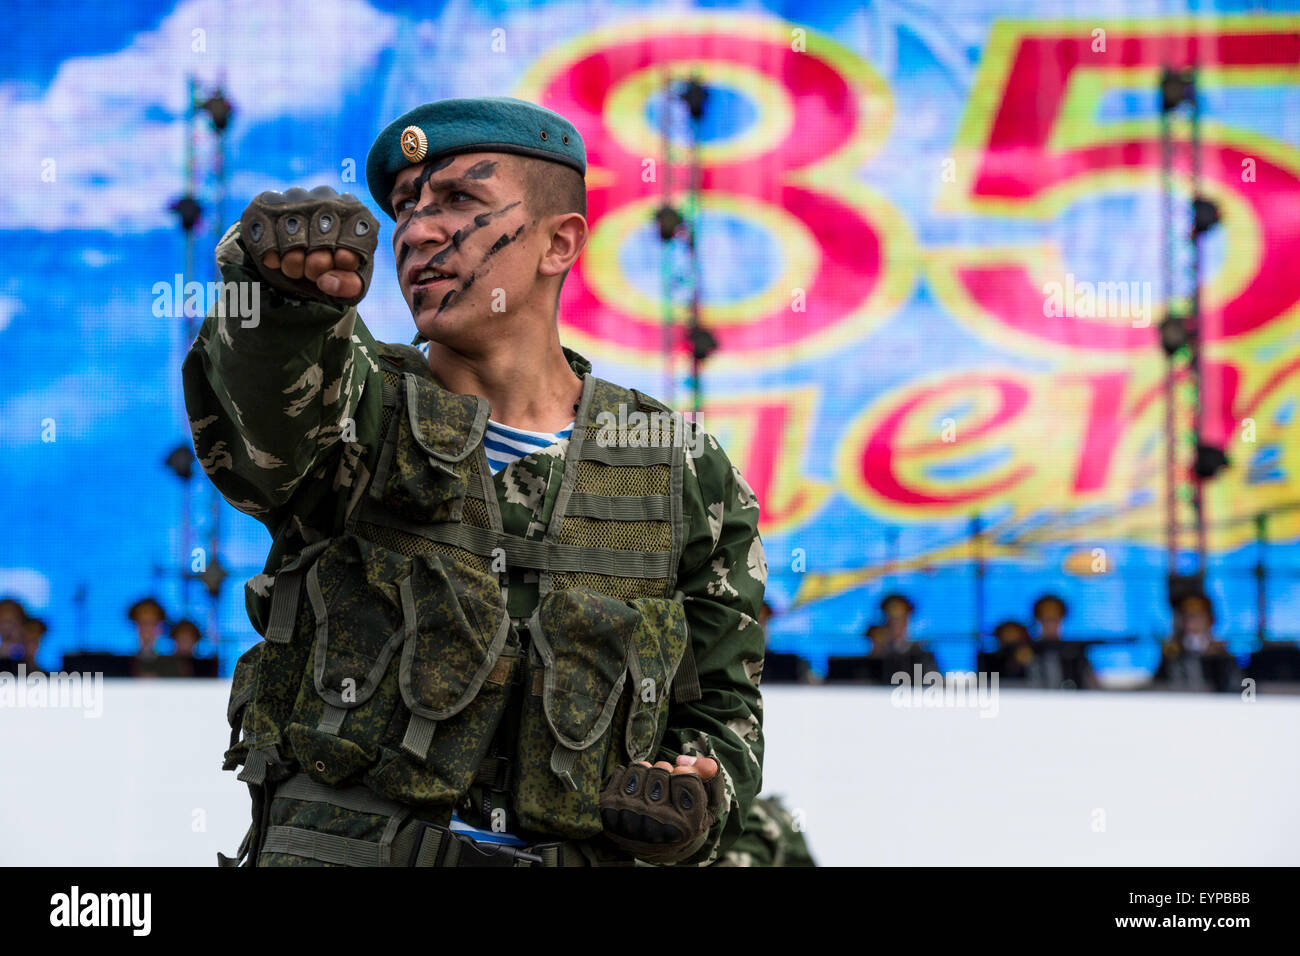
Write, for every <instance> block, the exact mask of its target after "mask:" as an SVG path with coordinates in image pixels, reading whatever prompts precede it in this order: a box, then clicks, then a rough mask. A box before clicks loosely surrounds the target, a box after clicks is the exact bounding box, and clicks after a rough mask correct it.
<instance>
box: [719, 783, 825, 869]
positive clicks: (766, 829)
mask: <svg viewBox="0 0 1300 956" xmlns="http://www.w3.org/2000/svg"><path fill="white" fill-rule="evenodd" d="M712 865H713V866H816V865H817V864H816V863H815V862H813V858H812V853H811V852H810V851H809V849H808V842H807V840H805V839H804V835H803V829H802V827H800V826H799V825H798V824H797V823H796V821H795V818H794V815H793V814H792V813H791V812H790V811H789V810H787V809H786V808H785V806H784V805H783V804H782V802H781V798H780V797H775V796H773V797H759V798H758V799H757V800H755V801H754V802H753V804H752V805H751V806H750V808H749V819H748V821H747V822H746V824H745V832H744V833H742V834H741V835H740V839H738V840H737V841H736V842H735V843H733V844H731V846H730V847H729V848H728V849H727V851H726V852H725V853H723V854H722V856H721V858H720V859H718V860H717V861H716V862H714V863H713V864H712Z"/></svg>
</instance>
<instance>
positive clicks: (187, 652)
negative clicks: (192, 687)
mask: <svg viewBox="0 0 1300 956" xmlns="http://www.w3.org/2000/svg"><path fill="white" fill-rule="evenodd" d="M171 639H172V641H173V643H174V644H175V645H176V649H175V650H174V651H172V660H173V662H174V664H175V670H176V676H177V677H194V676H196V671H195V657H194V648H195V646H197V645H198V643H199V641H200V640H201V639H202V635H201V634H200V633H199V626H198V625H197V624H195V623H194V622H193V621H191V620H190V619H189V618H182V619H181V620H179V621H177V622H176V623H175V624H173V625H172V629H171Z"/></svg>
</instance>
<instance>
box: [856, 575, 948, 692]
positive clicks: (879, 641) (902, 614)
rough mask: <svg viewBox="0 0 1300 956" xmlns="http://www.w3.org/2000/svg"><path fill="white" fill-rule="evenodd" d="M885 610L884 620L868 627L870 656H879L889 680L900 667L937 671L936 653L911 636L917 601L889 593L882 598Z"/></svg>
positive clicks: (906, 670) (923, 671)
mask: <svg viewBox="0 0 1300 956" xmlns="http://www.w3.org/2000/svg"><path fill="white" fill-rule="evenodd" d="M880 610H881V612H882V613H883V614H884V617H885V620H884V622H883V623H881V624H879V625H877V626H876V627H874V628H871V629H869V630H868V631H867V635H868V636H869V637H870V638H871V653H870V655H869V656H870V657H872V658H876V659H879V660H880V661H881V663H882V672H883V676H884V680H885V682H886V683H888V682H889V681H890V678H891V677H892V676H893V675H894V674H896V673H898V672H899V671H905V672H907V673H908V674H909V675H910V674H912V672H913V669H914V667H915V665H917V664H920V665H921V672H922V673H923V674H924V673H927V672H929V671H937V670H938V669H939V667H938V665H937V664H936V663H935V660H934V655H933V654H931V653H930V652H929V651H928V650H926V649H925V648H923V647H921V645H919V644H918V643H916V641H915V640H913V639H912V634H911V631H910V629H909V628H910V626H911V620H912V612H913V611H915V610H916V605H914V604H913V603H912V601H911V600H910V599H909V598H908V597H907V596H906V595H903V594H886V595H885V596H884V597H883V598H881V600H880Z"/></svg>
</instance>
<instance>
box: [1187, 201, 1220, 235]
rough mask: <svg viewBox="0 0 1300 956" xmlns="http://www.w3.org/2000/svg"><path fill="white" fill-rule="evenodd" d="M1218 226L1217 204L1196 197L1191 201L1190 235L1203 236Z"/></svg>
mask: <svg viewBox="0 0 1300 956" xmlns="http://www.w3.org/2000/svg"><path fill="white" fill-rule="evenodd" d="M1218 224H1219V204H1218V203H1216V202H1215V201H1214V200H1213V199H1206V198H1205V197H1204V196H1197V197H1196V198H1195V199H1193V200H1192V235H1193V236H1203V235H1205V233H1207V232H1209V231H1210V230H1211V229H1213V228H1214V227H1215V226H1217V225H1218Z"/></svg>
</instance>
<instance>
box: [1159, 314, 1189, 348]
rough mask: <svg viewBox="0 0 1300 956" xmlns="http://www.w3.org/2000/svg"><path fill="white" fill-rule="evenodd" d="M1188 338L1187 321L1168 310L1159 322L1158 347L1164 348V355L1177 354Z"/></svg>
mask: <svg viewBox="0 0 1300 956" xmlns="http://www.w3.org/2000/svg"><path fill="white" fill-rule="evenodd" d="M1190 338H1191V337H1190V336H1189V335H1188V332H1187V323H1186V322H1185V321H1184V319H1183V316H1182V315H1180V314H1179V313H1177V312H1170V313H1169V314H1168V315H1166V316H1165V317H1164V319H1163V320H1162V321H1161V322H1160V347H1161V348H1162V349H1164V350H1165V355H1168V356H1171V357H1172V356H1173V355H1175V354H1177V352H1178V350H1179V349H1181V348H1183V347H1184V346H1186V345H1187V343H1188V341H1189V340H1190Z"/></svg>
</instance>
